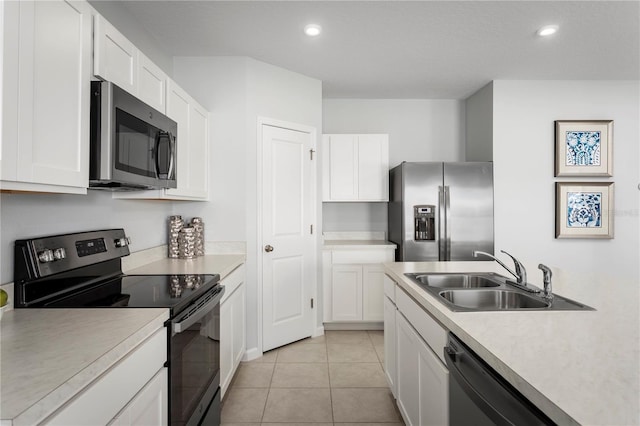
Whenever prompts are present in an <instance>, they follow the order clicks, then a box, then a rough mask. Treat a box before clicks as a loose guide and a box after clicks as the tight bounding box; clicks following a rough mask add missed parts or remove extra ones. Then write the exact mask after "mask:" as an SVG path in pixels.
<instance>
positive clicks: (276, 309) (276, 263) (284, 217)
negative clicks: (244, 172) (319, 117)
mask: <svg viewBox="0 0 640 426" xmlns="http://www.w3.org/2000/svg"><path fill="white" fill-rule="evenodd" d="M262 144H263V146H262V303H263V306H262V313H263V321H262V328H263V330H262V336H263V339H262V350H263V351H268V350H270V349H273V348H276V347H279V346H282V345H285V344H287V343H291V342H294V341H296V340H299V339H303V338H305V337H308V336H310V335H311V332H312V317H311V289H312V284H313V279H314V278H313V274H314V270H313V269H314V266H315V259H314V258H313V236H312V234H311V224H312V223H311V219H312V217H313V213H312V208H313V187H312V165H311V161H312V160H311V156H310V150H311V149H312V148H313V138H312V134H310V133H308V132H302V131H297V130H291V129H285V128H280V127H274V126H269V125H266V124H263V125H262Z"/></svg>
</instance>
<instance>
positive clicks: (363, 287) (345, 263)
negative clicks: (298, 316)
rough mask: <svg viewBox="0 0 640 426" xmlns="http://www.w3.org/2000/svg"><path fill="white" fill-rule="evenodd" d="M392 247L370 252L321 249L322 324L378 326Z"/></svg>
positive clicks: (381, 316)
mask: <svg viewBox="0 0 640 426" xmlns="http://www.w3.org/2000/svg"><path fill="white" fill-rule="evenodd" d="M394 250H395V248H394V246H382V247H381V248H379V249H370V250H353V249H346V250H325V251H324V253H323V270H324V283H323V284H324V322H325V323H332V322H335V323H340V322H361V323H372V322H378V323H382V321H383V320H384V308H383V299H384V290H383V288H384V267H383V266H382V263H383V262H392V261H393V258H394Z"/></svg>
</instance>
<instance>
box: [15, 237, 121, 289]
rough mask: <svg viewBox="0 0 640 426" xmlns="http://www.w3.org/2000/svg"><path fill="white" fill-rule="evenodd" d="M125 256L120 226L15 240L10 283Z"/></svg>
mask: <svg viewBox="0 0 640 426" xmlns="http://www.w3.org/2000/svg"><path fill="white" fill-rule="evenodd" d="M127 255H129V238H128V237H127V236H126V234H125V232H124V229H121V228H120V229H106V230H102V231H90V232H78V233H74V234H64V235H52V236H48V237H40V238H33V239H29V240H16V242H15V259H14V262H15V263H14V282H19V281H30V280H33V279H37V278H41V277H46V276H49V275H53V274H58V273H61V272H66V271H70V270H72V269H75V268H80V267H83V266H87V265H91V264H94V263H100V262H104V261H107V260H112V259H119V258H121V257H123V256H127Z"/></svg>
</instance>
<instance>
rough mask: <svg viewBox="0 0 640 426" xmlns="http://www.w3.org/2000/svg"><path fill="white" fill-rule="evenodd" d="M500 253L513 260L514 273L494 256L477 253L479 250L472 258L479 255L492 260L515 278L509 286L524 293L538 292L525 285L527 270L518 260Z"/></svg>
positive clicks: (482, 252)
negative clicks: (511, 285)
mask: <svg viewBox="0 0 640 426" xmlns="http://www.w3.org/2000/svg"><path fill="white" fill-rule="evenodd" d="M500 252H502V253H504V254H506V255H507V256H509V257H510V258H511V259H512V260H513V264H514V266H515V271H512V270H511V268H509V267H508V266H507V265H505V264H504V263H502V261H500V259H498V258H497V257H495V256H494V255H492V254H491V253H487V252H484V251H479V250H474V252H473V257H478V255H479V254H481V255H484V256H487V257H490V258H492V259H493V260H495V261H496V262H498V264H499V265H500V266H502V267H503V268H504V269H506V270H507V272H509V273H510V274H511V275H513V276H514V277H515V278H516V281H515V282H511V281H509V283H510V284H513V285H515V286H516V287H518V288H521V289H523V290H526V291H528V292H530V293H536V292H538V290H537V289H534V288H531V287H529V286H528V285H527V270H526V269H525V268H524V265H523V264H522V263H521V262H520V261H519V260H518V259H516V258H515V257H513V256H512V255H510V254H509V253H507V252H506V251H504V250H500Z"/></svg>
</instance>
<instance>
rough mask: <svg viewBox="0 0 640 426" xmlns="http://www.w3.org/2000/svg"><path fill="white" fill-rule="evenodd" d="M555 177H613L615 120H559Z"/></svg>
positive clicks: (557, 124) (556, 125)
mask: <svg viewBox="0 0 640 426" xmlns="http://www.w3.org/2000/svg"><path fill="white" fill-rule="evenodd" d="M555 145H556V149H555V151H556V152H555V154H556V161H555V176H556V177H562V176H594V177H595V176H608V177H611V176H613V120H556V121H555Z"/></svg>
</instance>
